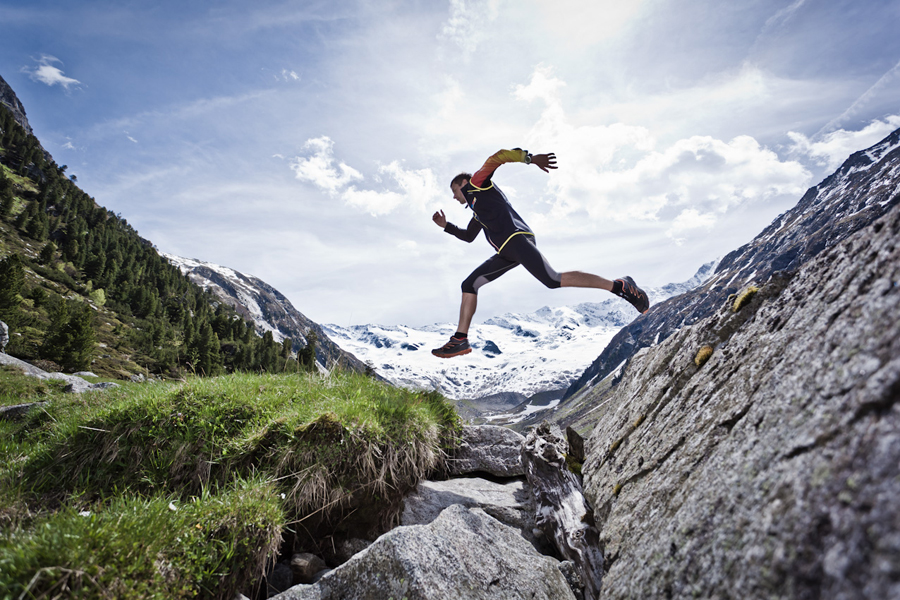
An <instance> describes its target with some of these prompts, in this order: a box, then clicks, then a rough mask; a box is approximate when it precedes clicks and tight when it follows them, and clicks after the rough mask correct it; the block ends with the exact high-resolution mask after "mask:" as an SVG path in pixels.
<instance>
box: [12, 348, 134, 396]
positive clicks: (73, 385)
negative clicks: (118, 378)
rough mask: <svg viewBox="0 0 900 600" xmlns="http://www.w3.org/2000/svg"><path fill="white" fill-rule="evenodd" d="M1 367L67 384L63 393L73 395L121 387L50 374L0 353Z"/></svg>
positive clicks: (72, 376) (108, 383)
mask: <svg viewBox="0 0 900 600" xmlns="http://www.w3.org/2000/svg"><path fill="white" fill-rule="evenodd" d="M0 365H11V366H14V367H18V368H19V369H21V370H22V372H23V373H25V375H28V376H30V377H36V378H38V379H43V380H45V381H46V380H50V379H56V380H61V381H65V382H66V386H65V388H63V391H65V392H69V393H73V394H81V393H83V392H87V391H91V390H105V389H108V388H111V387H119V386H118V384H116V383H111V382H108V381H104V382H101V383H91V382H89V381H86V380H84V379H82V378H81V377H76V376H75V375H66V374H65V373H48V372H47V371H44V370H43V369H39V368H38V367H35V366H34V365H32V364H30V363H27V362H25V361H24V360H19V359H18V358H15V357H13V356H9V355H8V354H2V353H0Z"/></svg>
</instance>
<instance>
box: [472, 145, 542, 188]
mask: <svg viewBox="0 0 900 600" xmlns="http://www.w3.org/2000/svg"><path fill="white" fill-rule="evenodd" d="M527 156H528V151H527V150H522V149H521V148H513V149H512V150H500V151H499V152H496V153H494V154H493V155H492V156H491V157H490V158H488V159H487V160H486V161H484V165H483V166H482V167H481V168H480V169H478V171H476V172H475V174H474V175H472V180H471V181H470V183H471V184H472V185H474V186H475V187H477V188H480V187H484V184H485V183H486V182H488V181H490V180H491V176H492V175H493V174H494V171H496V170H497V167H499V166H500V165H502V164H505V163H508V162H525V158H526V157H527Z"/></svg>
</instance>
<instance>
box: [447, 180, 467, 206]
mask: <svg viewBox="0 0 900 600" xmlns="http://www.w3.org/2000/svg"><path fill="white" fill-rule="evenodd" d="M468 184H469V182H468V181H466V180H465V179H463V180H462V183H460V184H456V183H451V184H450V190H451V191H452V192H453V197H454V198H456V201H457V202H459V203H460V204H465V203H466V197H465V196H464V195H463V193H462V189H463V188H464V187H466V186H467V185H468Z"/></svg>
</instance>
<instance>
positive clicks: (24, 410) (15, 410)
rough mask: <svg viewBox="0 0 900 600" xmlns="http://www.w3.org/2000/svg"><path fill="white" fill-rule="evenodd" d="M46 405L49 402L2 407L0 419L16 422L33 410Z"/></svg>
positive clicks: (0, 408)
mask: <svg viewBox="0 0 900 600" xmlns="http://www.w3.org/2000/svg"><path fill="white" fill-rule="evenodd" d="M46 405H47V402H28V403H26V404H15V405H13V406H0V419H6V420H8V421H15V420H17V419H21V418H22V417H24V416H25V415H27V414H28V413H29V411H31V409H33V408H38V407H41V406H46Z"/></svg>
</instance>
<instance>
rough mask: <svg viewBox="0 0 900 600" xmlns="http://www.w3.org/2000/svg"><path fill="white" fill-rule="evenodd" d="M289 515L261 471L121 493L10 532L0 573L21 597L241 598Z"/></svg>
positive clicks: (0, 548) (0, 543)
mask: <svg viewBox="0 0 900 600" xmlns="http://www.w3.org/2000/svg"><path fill="white" fill-rule="evenodd" d="M284 522H285V517H284V513H283V510H282V507H281V506H280V505H279V502H278V496H277V495H276V494H274V493H273V489H272V486H271V484H268V483H265V482H261V481H258V480H257V481H249V482H247V481H245V482H238V483H237V484H236V485H235V486H234V488H233V489H230V490H227V491H224V492H222V493H219V494H215V495H212V494H208V493H204V494H202V495H201V496H199V497H194V498H191V499H190V500H188V501H186V502H179V501H177V500H173V499H170V498H166V497H160V496H154V497H151V498H147V499H143V498H140V497H135V496H120V497H116V498H113V499H111V500H110V501H108V502H106V503H102V504H99V503H98V504H97V505H94V506H91V507H90V508H89V509H84V510H81V511H79V510H77V509H76V508H73V507H71V506H69V507H65V508H63V509H61V510H59V511H56V512H53V513H50V514H47V515H44V516H41V517H39V518H37V519H35V520H34V521H33V522H32V523H30V524H29V525H28V526H27V527H16V528H11V529H10V530H8V531H6V532H5V533H4V534H3V535H0V577H2V578H3V584H4V589H5V590H6V593H7V594H9V596H7V597H15V598H18V597H24V598H41V597H65V598H193V597H197V596H200V597H219V598H232V597H234V595H235V594H236V593H237V592H238V591H239V590H241V589H242V588H243V587H244V586H245V585H247V584H248V583H250V580H251V579H252V576H251V574H252V573H254V572H257V573H259V572H261V571H262V569H263V568H264V564H262V563H261V562H260V559H263V560H264V559H265V557H266V556H267V555H269V554H271V553H272V552H274V551H275V549H276V548H277V546H278V543H279V542H280V541H281V538H280V531H281V528H282V527H283V524H284ZM66 589H68V590H70V591H69V592H68V593H63V592H64V591H65V590H66ZM56 594H61V596H56Z"/></svg>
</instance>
